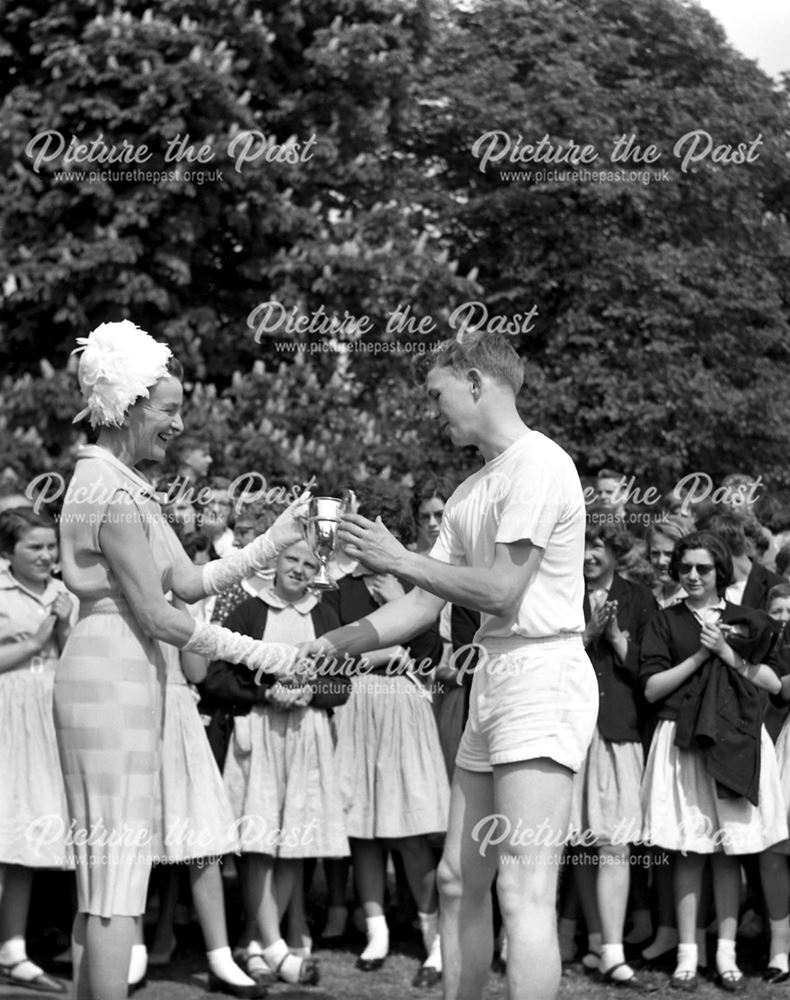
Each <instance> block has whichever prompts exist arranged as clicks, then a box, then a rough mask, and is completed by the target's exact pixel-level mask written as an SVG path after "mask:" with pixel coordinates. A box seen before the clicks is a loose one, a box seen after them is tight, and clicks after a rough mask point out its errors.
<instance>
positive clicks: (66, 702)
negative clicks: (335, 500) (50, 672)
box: [54, 320, 305, 1000]
mask: <svg viewBox="0 0 790 1000" xmlns="http://www.w3.org/2000/svg"><path fill="white" fill-rule="evenodd" d="M78 343H80V345H81V346H80V348H78V350H82V351H83V353H82V356H81V358H80V363H79V379H80V387H81V389H82V393H83V396H84V397H85V400H86V404H87V405H86V407H85V409H84V410H82V412H81V413H79V414H78V415H77V417H76V418H75V420H79V419H82V418H83V417H86V416H87V417H89V418H90V422H91V425H92V426H93V427H94V428H96V429H97V430H98V432H99V433H98V441H97V443H96V444H95V445H90V446H88V447H86V448H84V449H82V451H81V452H80V454H79V457H78V461H77V466H76V469H75V472H74V476H73V478H72V480H71V482H70V484H69V488H68V490H67V494H66V499H65V503H64V506H63V512H62V515H61V544H62V563H63V577H64V581H65V583H66V585H67V586H68V587H69V589H70V590H71V591H72V592H73V593H74V594H75V595H76V596H77V597H78V598H79V600H80V618H79V621H78V622H77V624H76V625H75V626H74V629H73V630H72V632H71V635H70V637H69V640H68V642H67V644H66V647H65V649H64V651H63V657H62V660H61V664H60V668H59V671H58V674H57V677H56V681H55V693H54V709H55V725H56V729H57V734H58V746H59V751H60V757H61V763H62V767H63V774H64V778H65V783H66V797H67V800H68V805H69V812H70V815H71V819H72V821H73V824H74V829H75V836H74V842H75V843H74V854H75V858H74V859H75V862H76V868H77V886H78V911H79V912H78V915H77V919H76V921H75V925H74V933H73V938H72V948H73V956H74V976H75V982H74V995H75V996H76V997H77V998H79V1000H122V998H125V997H126V995H127V971H128V969H129V959H130V954H131V947H132V942H133V939H134V936H135V930H136V922H137V921H139V919H140V916H141V914H142V913H143V911H144V909H145V899H146V890H147V886H148V878H149V874H150V868H151V853H152V842H153V841H152V825H153V817H154V811H155V808H156V795H157V788H156V781H157V775H158V771H159V753H160V746H161V733H162V702H163V699H162V690H163V684H164V677H165V665H164V660H163V656H162V650H161V647H160V642H164V643H169V644H171V645H173V646H177V647H179V648H181V649H184V650H186V651H187V652H195V653H200V654H201V655H204V656H208V657H211V658H212V659H213V658H222V659H225V660H230V661H231V662H234V663H245V664H246V665H247V666H249V667H250V668H251V669H253V670H256V671H258V672H259V673H264V672H265V673H266V674H268V675H273V676H274V677H276V678H278V679H279V678H282V677H286V676H288V677H290V676H292V675H293V674H294V673H295V671H296V663H297V659H296V651H295V649H294V648H293V647H291V646H288V645H285V644H281V643H262V642H259V641H256V640H254V639H251V638H249V637H248V636H240V635H237V634H236V633H233V632H230V631H229V630H228V629H224V628H222V627H221V626H218V625H209V624H203V623H201V624H196V623H195V621H194V620H193V619H192V618H191V616H190V615H189V614H188V613H187V612H186V611H183V610H177V609H176V608H175V607H173V605H172V604H170V603H169V601H168V600H167V597H166V594H167V592H172V593H173V594H174V595H175V596H176V597H178V598H180V599H181V600H183V601H185V602H186V603H193V602H195V601H197V600H200V599H201V598H202V597H205V596H207V595H208V594H216V593H218V592H219V591H221V590H223V589H225V588H227V587H229V586H231V585H232V584H234V583H236V582H237V581H239V580H241V579H243V578H244V577H245V576H249V575H250V574H251V573H252V572H254V571H255V570H256V569H258V568H259V567H261V566H263V565H265V564H266V563H267V562H268V561H269V560H270V559H271V558H272V557H273V556H274V555H275V554H276V553H277V552H278V551H280V550H281V549H283V548H286V547H287V546H289V545H291V544H292V543H293V542H295V541H296V540H297V539H299V538H301V523H300V519H301V516H302V512H303V510H304V507H303V500H304V499H305V498H300V500H299V501H297V502H296V503H295V504H292V506H291V507H290V508H288V510H286V511H285V512H284V514H283V515H282V516H281V517H280V518H279V520H278V521H277V522H276V523H275V524H274V525H273V526H272V528H271V529H270V530H269V531H268V532H267V533H266V535H262V536H260V537H258V538H256V539H255V540H254V541H253V542H251V543H250V544H249V545H247V546H245V548H243V549H239V550H236V551H234V552H233V553H231V554H230V555H229V556H227V557H226V558H224V559H220V560H215V561H214V562H212V563H210V564H208V565H206V566H203V567H196V566H194V565H193V564H192V562H191V561H190V559H189V557H188V556H187V554H186V553H185V552H184V550H183V549H182V547H181V545H180V543H179V541H178V539H177V538H176V536H175V534H174V533H173V531H172V529H171V528H170V526H169V525H168V523H167V521H166V520H165V518H164V517H163V515H162V512H161V509H160V506H159V502H158V500H157V497H156V495H155V493H154V491H153V488H152V487H151V484H150V483H149V482H148V480H147V479H146V478H145V477H144V476H143V475H142V474H141V473H140V472H139V471H137V468H136V466H137V465H138V464H139V463H141V462H149V461H154V462H161V461H163V460H164V458H165V450H166V448H167V446H168V444H169V442H170V441H172V440H173V438H174V437H176V436H177V435H178V434H180V433H181V431H182V430H183V424H182V421H181V404H182V396H183V390H182V387H181V375H182V369H181V365H180V364H179V362H178V361H177V360H176V359H174V358H173V356H172V355H171V352H170V349H169V348H168V347H167V346H166V345H165V344H159V343H157V342H156V341H154V339H153V338H152V337H150V336H149V335H148V334H147V333H145V332H143V331H142V330H140V329H139V328H138V327H136V326H135V325H134V324H133V323H131V322H129V321H128V320H124V321H122V322H119V323H105V324H102V325H101V326H100V327H98V328H97V329H96V330H94V331H93V333H92V334H91V335H90V336H89V337H88V338H83V339H81V340H80V341H78ZM230 961H231V958H230V954H229V953H228V954H227V955H225V954H224V953H223V954H222V955H216V956H214V960H213V961H212V959H211V957H210V960H209V967H210V970H211V975H212V981H211V983H210V985H211V987H212V988H214V989H222V990H224V991H225V992H228V993H231V994H233V995H236V996H251V997H252V996H260V995H261V990H260V987H258V986H256V985H255V984H254V983H252V982H251V981H250V984H249V985H246V984H245V985H236V984H233V983H231V982H229V977H228V976H227V975H226V974H224V972H223V970H226V969H227V968H228V966H227V963H228V962H230Z"/></svg>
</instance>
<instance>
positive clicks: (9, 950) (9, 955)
mask: <svg viewBox="0 0 790 1000" xmlns="http://www.w3.org/2000/svg"><path fill="white" fill-rule="evenodd" d="M26 958H27V947H26V946H25V939H24V938H23V937H21V936H18V937H12V938H8V940H7V941H3V943H2V944H1V945H0V965H16V963H17V962H24V960H25V959H26Z"/></svg>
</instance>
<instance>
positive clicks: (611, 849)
mask: <svg viewBox="0 0 790 1000" xmlns="http://www.w3.org/2000/svg"><path fill="white" fill-rule="evenodd" d="M631 542H632V539H631V536H630V535H629V534H628V533H627V532H625V531H622V530H621V529H620V528H618V527H616V526H615V525H612V524H609V523H605V522H604V523H601V522H596V521H595V520H590V521H589V522H588V527H587V532H586V537H585V551H584V577H585V583H586V589H585V595H584V617H585V622H586V627H585V631H584V644H585V647H586V649H587V655H588V656H589V657H590V661H591V662H592V665H593V667H594V668H595V673H596V676H597V678H598V691H599V696H600V701H599V707H598V721H597V725H596V729H595V732H594V734H593V739H592V743H591V745H590V749H589V751H588V753H587V758H586V760H585V762H584V766H583V767H582V769H581V770H580V771H579V772H578V774H576V775H575V776H574V784H573V789H574V796H573V808H572V811H571V829H572V833H573V834H575V835H576V836H577V837H583V838H584V839H583V840H582V841H581V844H582V846H583V847H585V848H592V849H594V850H596V851H597V852H599V853H600V855H602V857H601V862H602V863H601V864H600V865H596V864H582V865H576V866H574V874H575V876H576V883H577V885H578V888H579V897H580V900H581V903H582V909H583V910H584V914H585V922H586V924H587V929H588V935H589V937H590V942H589V952H588V955H587V956H586V957H585V961H584V964H585V966H586V967H587V968H594V964H593V959H597V967H598V969H599V971H600V972H601V974H602V976H603V977H604V979H605V980H606V981H608V982H614V983H621V984H622V983H631V985H636V982H637V981H636V979H635V978H634V976H635V973H634V971H633V969H631V968H630V966H629V965H628V964H627V963H626V961H625V954H624V946H623V925H624V923H625V915H626V906H627V903H628V889H629V882H630V877H629V875H630V873H629V850H630V848H629V845H630V844H631V843H633V842H634V841H637V840H639V837H640V834H641V830H642V808H641V804H640V797H639V794H640V784H641V780H642V771H643V769H644V752H643V749H642V746H643V739H644V733H645V729H646V726H647V722H646V718H645V714H646V713H645V702H644V698H643V696H642V691H641V688H640V685H639V679H638V674H639V645H640V643H641V641H642V636H643V634H644V631H645V626H646V624H647V622H648V620H649V619H650V617H651V616H652V615H653V614H654V613H655V611H656V610H657V606H656V601H655V598H654V597H653V595H652V593H651V592H650V590H648V588H647V587H644V586H642V585H641V584H639V583H633V582H630V581H628V580H624V579H623V578H622V577H621V576H619V575H618V574H617V573H616V572H615V567H616V564H617V559H618V557H620V556H621V555H623V554H624V553H625V552H627V551H628V549H629V548H630V547H631ZM604 862H605V863H604ZM599 956H600V957H599Z"/></svg>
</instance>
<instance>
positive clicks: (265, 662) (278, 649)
mask: <svg viewBox="0 0 790 1000" xmlns="http://www.w3.org/2000/svg"><path fill="white" fill-rule="evenodd" d="M181 648H182V649H183V650H184V652H185V653H199V654H200V655H201V656H205V657H206V658H207V659H210V660H228V661H229V662H230V663H243V664H245V666H248V667H249V668H250V670H254V671H255V673H256V681H258V682H259V678H260V676H261V675H262V674H274V675H275V676H276V677H277V678H279V679H280V680H292V679H294V678H297V679H300V675H299V672H298V671H297V669H296V664H297V662H299V663H302V662H303V661H301V660H300V658H299V651H298V650H297V648H296V646H289V645H287V644H286V643H284V642H261V641H260V640H259V639H253V638H252V636H249V635H242V634H241V633H240V632H232V631H231V630H230V629H229V628H225V627H224V626H222V625H211V624H209V623H208V622H198V623H197V624H196V625H195V631H194V632H193V633H192V635H191V636H190V637H189V640H188V641H187V644H186V645H185V646H182V647H181Z"/></svg>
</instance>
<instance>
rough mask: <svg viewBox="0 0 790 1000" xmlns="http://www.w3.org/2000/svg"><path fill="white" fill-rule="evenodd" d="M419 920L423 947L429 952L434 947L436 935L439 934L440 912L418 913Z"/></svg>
mask: <svg viewBox="0 0 790 1000" xmlns="http://www.w3.org/2000/svg"><path fill="white" fill-rule="evenodd" d="M417 919H418V920H419V922H420V933H421V934H422V943H423V946H424V947H425V950H426V951H428V952H429V951H430V950H431V948H432V947H433V942H434V939H435V938H436V935H437V934H438V933H439V911H438V910H435V911H434V912H433V913H420V912H419V911H418V913H417Z"/></svg>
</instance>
